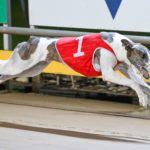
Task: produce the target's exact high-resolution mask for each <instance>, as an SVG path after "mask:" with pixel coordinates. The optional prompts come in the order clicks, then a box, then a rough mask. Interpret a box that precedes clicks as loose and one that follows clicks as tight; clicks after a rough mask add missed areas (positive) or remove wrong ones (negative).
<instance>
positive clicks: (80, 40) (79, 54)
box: [73, 36, 84, 57]
mask: <svg viewBox="0 0 150 150" xmlns="http://www.w3.org/2000/svg"><path fill="white" fill-rule="evenodd" d="M76 40H78V41H79V43H78V50H77V52H76V53H74V55H73V56H74V57H80V56H83V55H84V52H81V48H82V42H83V36H80V37H78V38H76Z"/></svg>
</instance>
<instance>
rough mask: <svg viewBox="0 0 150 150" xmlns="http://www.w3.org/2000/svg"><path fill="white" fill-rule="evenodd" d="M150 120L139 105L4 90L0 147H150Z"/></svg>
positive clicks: (57, 149)
mask: <svg viewBox="0 0 150 150" xmlns="http://www.w3.org/2000/svg"><path fill="white" fill-rule="evenodd" d="M149 119H150V111H149V110H142V109H141V108H140V107H139V106H137V105H130V104H121V103H113V102H105V101H94V100H87V99H76V98H65V97H56V96H46V95H40V94H23V93H6V94H1V97H0V150H16V149H22V150H26V149H32V150H34V149H36V150H47V149H51V150H78V149H79V150H84V149H86V150H88V149H89V150H91V149H94V150H97V149H100V148H103V149H116V148H117V149H118V148H121V149H127V148H128V149H132V150H133V149H136V150H138V149H144V150H145V149H150V145H149V144H150V120H149Z"/></svg>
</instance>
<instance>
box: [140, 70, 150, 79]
mask: <svg viewBox="0 0 150 150" xmlns="http://www.w3.org/2000/svg"><path fill="white" fill-rule="evenodd" d="M139 71H140V72H141V74H142V75H143V77H144V78H145V79H149V72H148V71H147V69H146V68H145V67H140V68H139Z"/></svg>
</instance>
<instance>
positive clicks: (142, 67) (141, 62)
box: [0, 32, 150, 108]
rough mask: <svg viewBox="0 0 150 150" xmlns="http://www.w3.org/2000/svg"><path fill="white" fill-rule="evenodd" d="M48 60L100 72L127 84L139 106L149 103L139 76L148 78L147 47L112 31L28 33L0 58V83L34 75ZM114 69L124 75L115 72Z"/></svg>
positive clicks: (92, 73) (90, 74)
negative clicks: (63, 34)
mask: <svg viewBox="0 0 150 150" xmlns="http://www.w3.org/2000/svg"><path fill="white" fill-rule="evenodd" d="M52 61H58V62H61V63H63V64H65V65H67V66H69V67H70V68H72V69H73V70H75V71H77V72H79V73H81V74H83V75H84V76H87V77H95V76H100V75H102V79H103V80H104V81H109V82H113V83H116V84H119V85H123V86H128V87H130V88H131V89H133V90H134V91H135V92H136V93H137V96H138V98H139V104H140V105H141V106H143V107H145V108H147V106H148V104H149V102H148V96H147V94H149V89H148V88H147V87H146V88H145V87H144V86H143V85H144V84H145V82H144V79H143V78H145V79H149V70H150V54H149V50H148V49H147V48H146V47H145V46H143V45H141V44H139V43H134V42H133V41H131V40H130V39H128V38H127V37H125V36H124V35H121V34H119V33H115V32H100V33H95V34H89V35H83V36H80V37H66V38H47V37H31V38H30V39H29V40H28V41H27V42H22V43H19V44H18V45H17V46H16V48H15V49H14V52H13V54H12V56H11V57H10V58H9V59H8V60H0V74H1V76H0V83H2V82H4V81H6V80H8V79H11V78H15V77H33V76H36V75H38V74H40V73H41V71H42V70H43V69H44V68H45V67H46V66H47V65H48V64H49V63H51V62H52ZM120 66H121V67H120ZM116 69H119V70H120V71H121V72H123V73H124V74H125V75H126V76H127V78H125V77H122V76H120V75H119V74H117V73H116V72H115V70H116ZM133 70H136V71H138V72H139V73H140V75H141V76H142V78H141V79H140V80H142V82H141V83H143V84H140V83H138V82H137V80H136V78H135V76H134V75H135V73H133ZM145 89H146V90H145Z"/></svg>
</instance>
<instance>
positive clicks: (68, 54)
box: [56, 33, 114, 77]
mask: <svg viewBox="0 0 150 150" xmlns="http://www.w3.org/2000/svg"><path fill="white" fill-rule="evenodd" d="M98 48H104V49H106V50H108V51H110V52H112V53H113V54H114V52H113V49H112V48H111V47H110V46H109V45H108V44H107V43H106V42H105V41H104V40H103V39H102V37H101V36H100V34H99V33H96V34H89V35H85V36H81V37H67V38H60V39H58V40H57V41H56V49H57V51H58V53H59V55H60V57H61V59H62V61H63V62H64V63H65V64H66V65H67V66H69V67H70V68H72V69H73V70H75V71H76V72H79V73H80V74H82V75H84V76H87V77H96V76H100V75H101V72H98V71H96V70H95V69H94V66H93V59H94V53H95V51H96V49H98Z"/></svg>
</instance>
